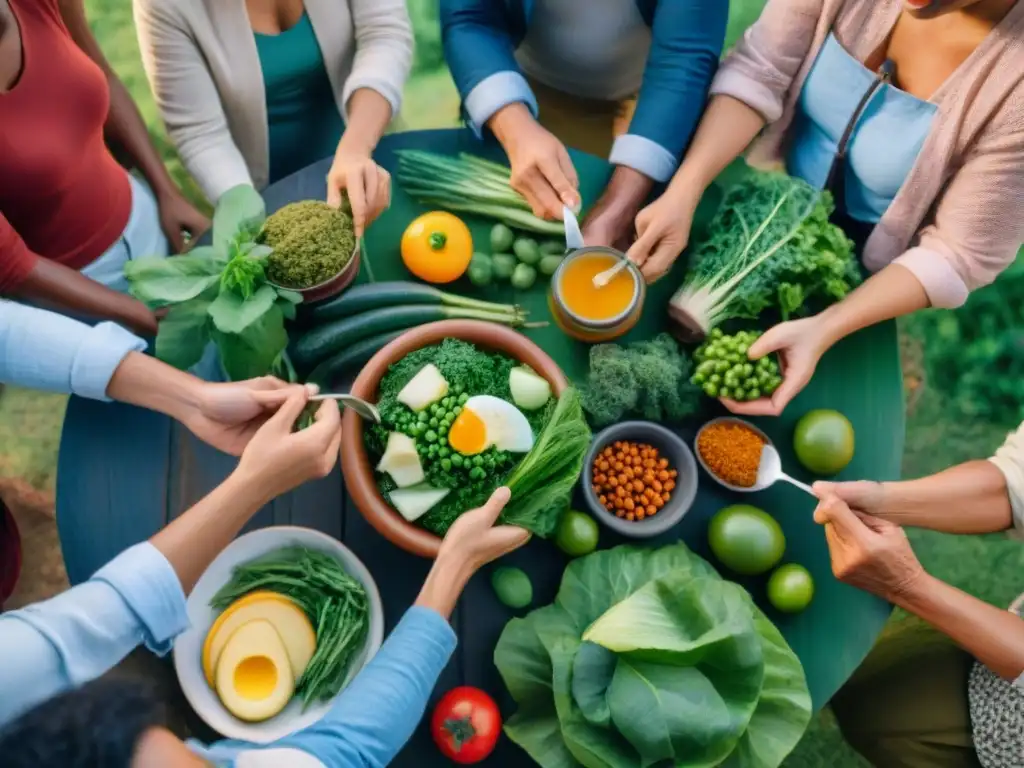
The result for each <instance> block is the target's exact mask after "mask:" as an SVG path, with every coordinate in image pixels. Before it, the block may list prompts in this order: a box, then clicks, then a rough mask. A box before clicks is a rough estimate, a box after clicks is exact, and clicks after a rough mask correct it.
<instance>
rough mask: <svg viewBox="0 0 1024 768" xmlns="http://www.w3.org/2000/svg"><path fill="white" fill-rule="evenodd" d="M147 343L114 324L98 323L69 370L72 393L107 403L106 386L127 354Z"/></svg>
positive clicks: (84, 339) (139, 349) (86, 337)
mask: <svg viewBox="0 0 1024 768" xmlns="http://www.w3.org/2000/svg"><path fill="white" fill-rule="evenodd" d="M145 348H146V342H145V341H143V340H142V339H140V338H139V337H138V336H136V335H134V334H132V333H129V332H128V331H126V330H125V329H124V328H122V327H121V326H119V325H117V324H115V323H100V324H99V325H97V326H95V327H93V328H90V329H89V331H88V332H87V333H86V334H85V335H84V336H83V338H82V343H81V345H80V346H79V347H78V351H77V352H76V353H75V358H74V362H73V364H72V367H71V391H72V392H73V393H75V394H76V395H79V396H81V397H88V398H91V399H93V400H109V399H110V398H109V397H107V387H108V386H109V385H110V380H111V379H112V378H113V377H114V373H115V371H117V368H118V366H119V365H121V361H122V360H124V359H125V357H127V356H128V353H129V352H141V351H142V350H144V349H145Z"/></svg>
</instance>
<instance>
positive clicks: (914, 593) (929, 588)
mask: <svg viewBox="0 0 1024 768" xmlns="http://www.w3.org/2000/svg"><path fill="white" fill-rule="evenodd" d="M915 565H916V566H917V569H916V570H915V571H913V572H911V573H909V574H907V575H906V576H905V577H904V578H903V579H901V580H900V581H899V582H897V583H895V584H892V585H891V586H890V587H889V588H888V589H887V590H886V593H885V594H883V595H881V597H883V598H885V599H886V600H888V601H889V602H890V603H892V604H893V605H895V606H898V607H900V608H902V609H903V610H905V611H907V612H909V613H913V614H914V615H921V614H922V613H926V612H927V609H928V605H929V604H930V603H931V602H932V600H933V598H934V596H935V593H936V590H937V589H941V587H942V586H943V584H942V582H941V581H939V580H938V579H936V578H935V577H934V576H932V575H931V574H930V573H928V572H927V571H925V569H924V568H923V567H922V566H921V565H920V564H918V563H915Z"/></svg>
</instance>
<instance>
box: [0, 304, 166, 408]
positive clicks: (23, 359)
mask: <svg viewBox="0 0 1024 768" xmlns="http://www.w3.org/2000/svg"><path fill="white" fill-rule="evenodd" d="M145 348H146V342H145V341H143V340H142V339H140V338H139V337H138V336H135V335H133V334H131V333H129V332H128V331H126V330H125V329H124V328H122V327H121V326H119V325H115V324H114V323H100V324H99V325H97V326H90V325H86V324H85V323H82V322H80V321H78V320H72V319H71V318H69V317H64V316H63V315H58V314H57V313H55V312H48V311H47V310H45V309H37V308H35V307H26V306H24V305H23V304H16V303H14V302H13V301H4V300H2V299H0V382H2V383H5V384H16V385H17V386H20V387H27V388H29V389H43V390H48V391H50V392H65V393H73V394H76V395H80V396H82V397H88V398H92V399H94V400H107V399H108V398H107V386H108V385H109V384H110V379H111V378H112V377H113V375H114V371H116V370H117V367H118V366H119V365H120V364H121V361H122V360H124V358H125V356H126V355H127V354H128V353H129V352H141V351H142V350H144V349H145Z"/></svg>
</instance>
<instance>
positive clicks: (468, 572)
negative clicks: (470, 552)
mask: <svg viewBox="0 0 1024 768" xmlns="http://www.w3.org/2000/svg"><path fill="white" fill-rule="evenodd" d="M475 571H476V568H474V567H473V566H472V565H471V563H469V561H468V560H467V559H466V558H464V557H462V556H460V555H454V554H452V553H449V552H441V554H439V555H438V557H437V559H436V560H435V561H434V565H433V566H431V568H430V573H428V574H427V578H426V581H424V582H423V589H422V590H421V591H420V594H419V597H418V598H417V599H416V605H418V606H421V607H423V608H429V609H431V610H432V611H435V612H437V613H439V614H440V615H441V616H443V617H444V618H446V619H447V618H449V617H450V616H451V615H452V611H454V610H455V604H456V603H457V602H458V600H459V597H460V596H461V595H462V590H463V589H465V587H466V584H468V583H469V580H470V578H471V577H472V576H473V573H474V572H475Z"/></svg>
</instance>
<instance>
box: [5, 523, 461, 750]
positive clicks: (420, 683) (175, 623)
mask: <svg viewBox="0 0 1024 768" xmlns="http://www.w3.org/2000/svg"><path fill="white" fill-rule="evenodd" d="M187 626H188V615H187V613H186V609H185V595H184V594H183V592H182V589H181V584H180V582H179V581H178V577H177V575H176V574H175V573H174V569H173V568H171V565H170V563H168V562H167V559H166V558H165V557H164V556H163V555H162V554H161V553H160V552H159V551H158V550H157V549H156V548H155V547H153V545H151V544H149V543H143V544H138V545H136V546H134V547H132V548H131V549H128V550H127V551H125V552H123V553H122V554H120V555H118V556H117V557H116V558H114V559H113V560H112V561H111V562H110V563H108V564H107V565H105V566H104V567H103V568H102V569H100V570H99V571H98V572H97V573H96V575H95V576H93V577H92V578H91V579H89V581H86V582H84V583H83V584H80V585H78V586H76V587H74V588H72V589H70V590H68V591H67V592H64V593H63V594H61V595H58V596H57V597H54V598H52V599H50V600H47V601H46V602H43V603H37V604H36V605H32V606H29V607H27V608H23V609H21V610H18V611H13V612H11V613H5V614H2V615H0V691H2V692H3V695H2V696H0V725H2V724H3V723H5V722H9V721H10V720H11V719H12V718H14V717H17V715H19V714H20V713H22V712H24V711H25V710H27V709H29V708H31V707H32V706H34V705H36V704H38V703H40V702H42V701H44V700H45V699H47V698H49V697H50V696H53V695H54V694H56V693H59V692H61V691H63V690H65V689H67V688H70V687H73V686H76V685H81V684H82V683H85V682H87V681H89V680H92V679H93V678H95V677H98V676H99V675H101V674H103V673H104V672H106V671H107V670H109V669H110V668H111V667H113V666H114V665H115V664H117V663H118V662H119V661H120V660H121V659H123V658H124V657H125V656H127V655H128V654H129V653H131V652H132V651H133V650H134V649H135V648H136V647H137V646H138V645H139V644H144V645H145V646H146V647H147V648H149V649H150V650H151V651H153V652H155V653H160V654H162V653H166V652H167V651H168V650H170V648H171V645H172V643H173V640H174V638H175V637H176V636H177V635H178V634H179V633H181V632H183V631H184V630H185V629H186V628H187ZM455 645H456V637H455V633H454V632H453V631H452V628H451V626H450V625H449V624H448V622H447V621H446V620H445V619H443V618H442V617H441V616H440V615H439V614H438V613H436V612H435V611H432V610H430V609H428V608H421V607H413V608H411V609H409V611H407V612H406V614H405V616H404V617H403V618H402V620H401V621H400V622H399V624H398V626H397V627H396V628H395V630H394V631H393V632H392V633H391V636H390V637H388V639H387V641H386V642H385V643H384V645H383V646H382V647H381V649H380V651H378V652H377V654H376V655H375V656H374V657H373V659H372V660H371V661H370V663H369V664H367V665H366V667H364V668H363V669H362V671H360V673H359V674H358V675H357V676H356V677H355V679H354V680H353V681H352V683H351V684H350V685H349V686H348V687H347V688H346V689H345V690H344V691H343V692H342V694H341V695H340V696H339V697H338V698H337V700H336V701H335V703H334V705H333V707H332V708H331V709H330V710H329V711H328V712H327V714H326V715H324V717H323V718H322V719H321V720H320V721H318V722H317V723H315V724H313V725H312V726H310V727H308V728H305V729H303V730H301V731H297V732H296V733H293V734H291V735H289V736H286V737H285V738H283V739H280V740H279V741H276V742H274V743H271V744H266V745H256V744H249V743H246V742H240V741H220V742H216V743H215V744H212V745H210V746H205V745H202V744H199V743H198V742H190V744H189V746H190V747H191V748H192V749H193V751H195V752H196V753H197V754H199V755H200V756H201V757H203V758H204V759H206V760H208V761H210V762H212V763H214V764H215V765H218V766H235V765H236V764H237V765H239V766H241V765H242V764H243V762H242V760H243V758H245V757H247V756H250V755H253V756H254V757H255V756H258V753H260V752H263V751H265V750H281V749H288V750H298V751H300V752H302V753H304V754H305V755H306V756H308V757H309V758H311V760H312V761H313V762H311V763H309V764H310V765H315V764H316V761H319V763H321V764H323V765H324V766H331V768H378V767H380V768H382V767H383V766H385V765H387V764H388V763H389V762H391V760H392V759H394V757H395V755H397V754H398V752H399V750H400V749H401V748H402V747H403V746H404V745H405V743H406V741H408V740H409V737H410V736H411V735H412V733H413V731H414V730H415V728H416V726H417V724H418V723H419V721H420V719H421V718H422V717H423V713H424V711H425V709H426V706H427V701H428V698H429V696H430V692H431V691H432V690H433V688H434V684H435V683H436V682H437V678H438V677H439V676H440V674H441V671H442V670H443V669H444V667H445V665H446V664H447V663H448V660H449V659H450V658H451V655H452V652H453V651H454V650H455ZM368 702H372V706H368ZM254 753H256V754H255V755H254ZM249 764H253V765H255V764H257V761H255V760H251V761H250V763H249Z"/></svg>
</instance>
